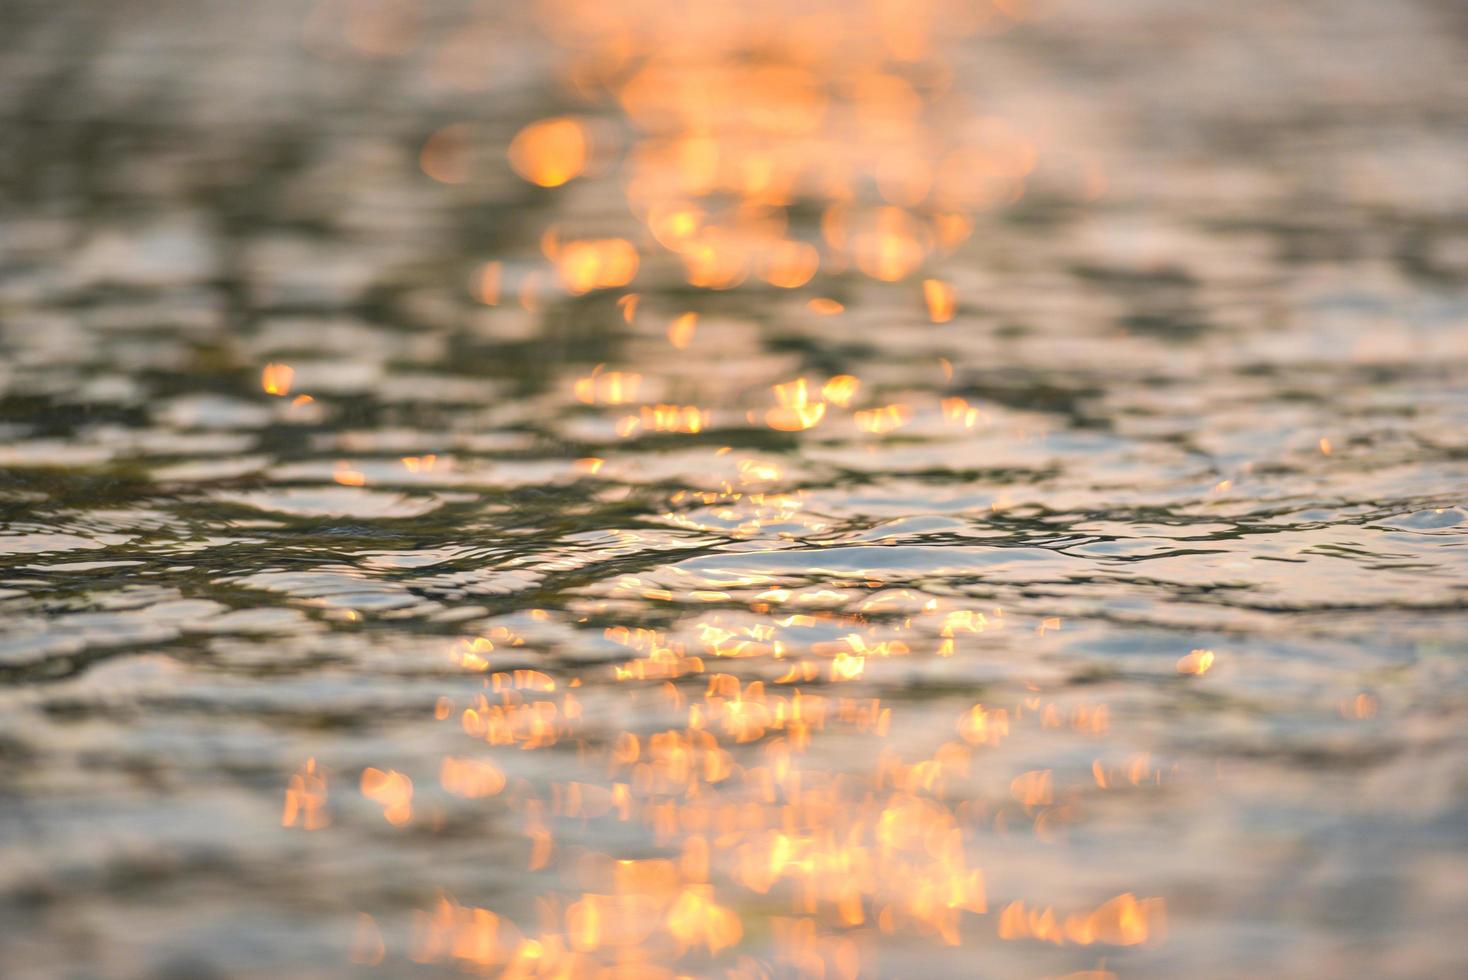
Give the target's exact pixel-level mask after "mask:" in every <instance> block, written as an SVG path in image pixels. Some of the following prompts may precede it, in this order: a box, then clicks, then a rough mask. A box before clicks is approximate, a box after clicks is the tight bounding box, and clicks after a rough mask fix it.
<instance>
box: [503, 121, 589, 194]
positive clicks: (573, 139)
mask: <svg viewBox="0 0 1468 980" xmlns="http://www.w3.org/2000/svg"><path fill="white" fill-rule="evenodd" d="M588 155H589V154H588V140H587V134H586V127H585V126H584V125H583V124H582V123H581V121H580V120H578V119H573V118H571V117H569V116H561V117H557V118H553V119H542V120H540V121H539V122H534V123H531V124H530V125H529V126H526V127H525V128H524V129H522V130H520V132H519V133H517V134H516V135H515V138H514V139H513V140H511V141H510V166H512V167H513V168H514V169H515V172H516V173H517V174H519V175H520V176H521V177H524V178H525V179H526V180H528V181H530V182H531V183H532V184H539V185H540V186H541V187H559V186H561V185H562V184H564V183H566V182H567V181H568V180H572V179H574V178H575V177H578V176H580V175H581V173H582V171H584V170H585V169H586V161H587V157H588Z"/></svg>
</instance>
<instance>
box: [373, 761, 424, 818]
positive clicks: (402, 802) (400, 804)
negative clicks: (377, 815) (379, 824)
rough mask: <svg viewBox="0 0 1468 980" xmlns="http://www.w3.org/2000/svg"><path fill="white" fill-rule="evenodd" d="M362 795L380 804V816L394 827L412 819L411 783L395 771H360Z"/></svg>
mask: <svg viewBox="0 0 1468 980" xmlns="http://www.w3.org/2000/svg"><path fill="white" fill-rule="evenodd" d="M361 788H362V795H363V796H365V797H367V798H368V799H369V800H374V801H376V802H377V803H380V804H382V815H383V817H384V818H385V819H386V820H387V822H388V823H390V824H392V825H393V826H394V827H402V826H406V825H407V824H408V823H410V822H411V821H412V819H413V783H412V781H411V780H410V779H408V777H407V776H404V775H403V774H402V773H400V772H397V771H396V770H392V769H388V770H386V771H384V770H381V769H373V768H370V767H369V768H367V769H364V770H362V783H361Z"/></svg>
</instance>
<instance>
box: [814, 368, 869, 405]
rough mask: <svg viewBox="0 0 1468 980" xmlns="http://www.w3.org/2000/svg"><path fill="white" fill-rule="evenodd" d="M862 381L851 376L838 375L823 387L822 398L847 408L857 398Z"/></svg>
mask: <svg viewBox="0 0 1468 980" xmlns="http://www.w3.org/2000/svg"><path fill="white" fill-rule="evenodd" d="M860 387H861V381H860V380H859V379H857V378H855V377H853V376H852V375H849V374H838V375H836V376H835V377H834V378H832V379H831V380H829V381H827V382H826V383H825V384H824V385H822V386H821V397H822V398H824V399H825V400H826V401H828V402H830V403H831V404H832V405H839V406H841V407H842V408H847V407H849V406H850V405H851V400H852V399H853V398H855V397H856V392H857V389H858V388H860Z"/></svg>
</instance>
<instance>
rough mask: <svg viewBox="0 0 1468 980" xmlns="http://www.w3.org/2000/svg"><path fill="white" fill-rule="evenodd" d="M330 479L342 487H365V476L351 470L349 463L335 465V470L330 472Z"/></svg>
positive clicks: (359, 471)
mask: <svg viewBox="0 0 1468 980" xmlns="http://www.w3.org/2000/svg"><path fill="white" fill-rule="evenodd" d="M331 478H332V480H333V481H335V482H336V483H339V484H341V485H342V486H344V487H361V486H366V485H367V475H366V474H365V473H363V472H362V471H361V470H358V469H355V468H353V466H352V465H351V464H350V463H337V464H336V468H335V469H333V470H332V471H331Z"/></svg>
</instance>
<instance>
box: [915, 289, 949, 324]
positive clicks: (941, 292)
mask: <svg viewBox="0 0 1468 980" xmlns="http://www.w3.org/2000/svg"><path fill="white" fill-rule="evenodd" d="M923 300H924V301H925V302H926V303H927V304H928V318H929V319H930V320H932V321H933V322H934V323H947V322H948V321H949V320H952V319H953V311H954V308H955V300H954V293H953V287H952V286H950V285H949V284H948V283H946V282H944V281H943V280H941V279H924V280H923Z"/></svg>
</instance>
